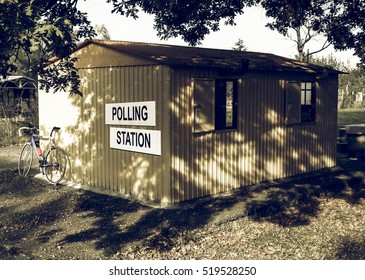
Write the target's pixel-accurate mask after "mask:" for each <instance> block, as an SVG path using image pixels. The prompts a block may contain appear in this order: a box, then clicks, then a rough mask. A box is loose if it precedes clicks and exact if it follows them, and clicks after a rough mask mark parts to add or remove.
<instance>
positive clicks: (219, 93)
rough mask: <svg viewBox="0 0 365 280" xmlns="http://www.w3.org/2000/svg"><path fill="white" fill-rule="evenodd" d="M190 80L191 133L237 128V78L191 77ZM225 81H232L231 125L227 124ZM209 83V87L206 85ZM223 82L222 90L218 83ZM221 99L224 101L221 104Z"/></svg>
mask: <svg viewBox="0 0 365 280" xmlns="http://www.w3.org/2000/svg"><path fill="white" fill-rule="evenodd" d="M192 82H193V86H192V88H193V95H192V107H193V123H192V127H193V133H194V134H197V133H209V132H225V131H232V130H237V127H238V78H221V77H218V78H193V79H192ZM227 82H232V86H231V90H232V102H231V106H232V114H231V116H232V121H231V125H227V118H228V115H227V106H226V105H227V87H228V86H227ZM209 83H212V86H211V87H210V86H207V85H208V84H209ZM223 83H225V88H224V90H222V88H219V85H220V84H223ZM210 90H211V92H209V91H210ZM222 100H224V101H223V102H225V105H223V106H222ZM202 102H204V103H202Z"/></svg>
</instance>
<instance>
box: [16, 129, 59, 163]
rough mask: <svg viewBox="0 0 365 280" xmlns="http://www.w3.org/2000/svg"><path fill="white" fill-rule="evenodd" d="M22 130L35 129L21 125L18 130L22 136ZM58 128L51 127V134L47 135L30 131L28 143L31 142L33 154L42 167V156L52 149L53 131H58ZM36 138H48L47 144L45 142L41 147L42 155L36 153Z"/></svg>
mask: <svg viewBox="0 0 365 280" xmlns="http://www.w3.org/2000/svg"><path fill="white" fill-rule="evenodd" d="M22 130H35V129H34V128H30V127H21V128H19V130H18V132H19V135H20V136H22ZM37 130H38V129H37ZM59 130H60V128H59V127H53V128H52V131H51V134H50V135H49V136H44V135H40V134H35V133H32V135H31V139H30V143H31V145H32V148H33V150H34V154H35V155H36V156H37V158H38V162H39V164H40V167H44V166H42V164H43V160H44V156H45V155H47V153H49V152H50V151H51V150H52V148H53V147H54V138H55V136H54V133H55V132H58V131H59ZM36 139H39V140H48V144H47V146H46V148H44V149H43V152H42V153H43V155H42V156H40V155H38V153H37V145H36Z"/></svg>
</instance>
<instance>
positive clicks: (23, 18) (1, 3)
mask: <svg viewBox="0 0 365 280" xmlns="http://www.w3.org/2000/svg"><path fill="white" fill-rule="evenodd" d="M106 1H107V2H108V3H111V4H112V5H113V12H114V13H119V14H121V15H123V16H129V17H133V18H137V17H138V12H139V11H144V12H146V13H148V14H152V15H154V16H155V24H154V28H155V29H156V31H157V34H158V36H159V37H160V38H161V39H168V38H171V37H177V36H181V37H182V39H183V40H185V41H186V42H188V43H189V44H190V45H197V44H199V43H201V41H202V40H203V38H204V37H205V36H206V35H207V34H209V33H210V32H214V31H217V30H219V27H220V24H221V23H222V21H223V23H224V24H227V25H234V24H235V18H236V16H237V15H240V14H243V12H244V9H245V8H246V7H250V6H253V5H261V6H262V7H264V8H265V9H266V13H267V16H269V17H270V18H271V19H272V22H270V23H269V24H268V27H269V28H271V29H273V30H276V31H278V32H280V33H281V34H283V35H287V34H288V31H289V30H296V31H297V43H298V48H299V53H301V55H302V56H304V54H303V52H304V46H303V44H304V45H305V43H306V41H307V40H308V39H310V38H312V37H313V36H314V34H319V35H322V36H324V37H325V38H326V39H327V42H328V44H332V45H333V46H334V48H335V49H337V50H347V49H354V51H355V54H356V55H358V56H359V57H360V59H361V63H362V65H363V67H365V48H364V47H363V46H364V45H365V0H352V1H348V0H298V1H292V0H199V1H198V0H184V1H183V0H154V1H151V0H106ZM77 2H78V0H0V15H1V16H0V30H1V33H0V45H1V50H0V74H1V75H2V76H6V75H9V74H10V73H14V72H15V71H16V70H17V66H16V64H15V63H14V61H16V60H17V58H18V56H19V53H20V52H21V50H23V51H24V52H25V53H26V54H29V53H32V52H34V51H36V50H37V51H39V52H40V53H41V54H42V56H41V59H40V61H39V65H38V67H37V71H38V72H39V73H40V74H41V75H42V79H41V84H42V86H43V87H44V88H45V89H46V90H49V89H50V88H51V87H53V88H55V89H56V90H57V89H65V88H66V87H70V88H71V92H72V93H77V94H81V92H80V91H79V85H80V82H79V79H78V74H77V70H76V69H75V58H71V56H70V54H71V52H72V50H74V48H75V47H76V43H77V42H79V41H80V40H82V39H84V38H91V37H93V36H94V35H95V32H94V30H93V28H92V27H91V26H90V22H89V21H88V20H87V15H86V14H84V13H81V12H80V11H79V10H78V9H77V6H76V5H77ZM303 28H307V29H308V31H310V33H307V35H305V36H304V35H302V34H301V33H299V31H300V29H303ZM299 35H300V36H299ZM325 46H327V44H326V45H325ZM325 46H324V47H325ZM52 56H56V57H59V61H58V63H55V64H53V65H52V66H51V67H47V68H43V66H44V65H43V64H44V62H46V61H47V59H48V58H49V57H52Z"/></svg>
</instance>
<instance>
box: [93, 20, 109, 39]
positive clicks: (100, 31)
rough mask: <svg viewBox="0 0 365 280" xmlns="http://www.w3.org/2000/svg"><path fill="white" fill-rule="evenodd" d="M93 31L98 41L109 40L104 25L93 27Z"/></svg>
mask: <svg viewBox="0 0 365 280" xmlns="http://www.w3.org/2000/svg"><path fill="white" fill-rule="evenodd" d="M94 29H95V33H96V34H97V35H96V38H98V39H100V40H110V39H111V37H110V34H109V31H108V29H107V28H106V26H105V25H104V24H101V25H95V27H94Z"/></svg>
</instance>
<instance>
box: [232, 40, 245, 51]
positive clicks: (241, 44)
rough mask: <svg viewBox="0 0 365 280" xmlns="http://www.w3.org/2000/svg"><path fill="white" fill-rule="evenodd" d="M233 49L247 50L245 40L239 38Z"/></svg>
mask: <svg viewBox="0 0 365 280" xmlns="http://www.w3.org/2000/svg"><path fill="white" fill-rule="evenodd" d="M232 49H233V50H235V51H241V52H245V51H247V47H246V46H245V41H243V39H241V38H239V39H238V41H237V42H236V43H234V47H233V48H232Z"/></svg>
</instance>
